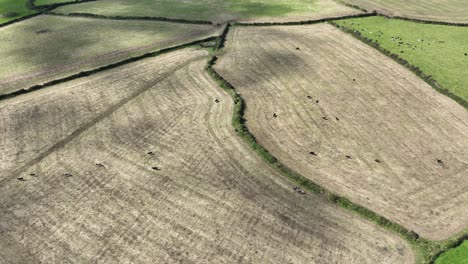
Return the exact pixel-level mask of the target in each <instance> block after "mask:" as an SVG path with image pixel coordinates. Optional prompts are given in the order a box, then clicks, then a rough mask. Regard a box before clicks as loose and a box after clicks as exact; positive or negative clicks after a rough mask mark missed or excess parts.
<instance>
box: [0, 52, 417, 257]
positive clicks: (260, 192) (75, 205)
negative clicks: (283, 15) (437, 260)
mask: <svg viewBox="0 0 468 264" xmlns="http://www.w3.org/2000/svg"><path fill="white" fill-rule="evenodd" d="M207 55H208V53H207V52H205V51H196V50H183V51H178V52H175V53H170V54H166V55H164V56H161V57H158V58H151V59H146V60H144V61H140V62H136V63H133V64H129V65H128V66H125V67H120V68H116V69H113V70H110V71H106V72H102V73H100V74H97V75H93V76H91V77H88V78H83V79H79V80H75V81H72V82H69V83H65V84H62V85H60V86H57V87H50V88H47V89H43V90H40V91H37V92H34V93H30V94H27V95H25V96H19V97H16V98H13V99H9V100H5V101H2V102H0V107H1V111H2V112H3V114H2V115H1V116H2V117H3V120H2V126H0V127H1V128H2V131H1V133H2V138H7V139H8V142H7V143H8V144H10V145H11V146H8V147H5V146H3V149H10V148H13V149H15V150H14V151H13V152H9V153H8V154H7V158H9V157H15V156H19V157H20V156H21V155H23V154H22V153H21V152H22V150H23V149H25V148H26V146H27V145H28V144H29V140H31V141H33V139H34V137H36V141H39V140H40V139H41V135H44V134H45V133H47V132H49V133H57V135H58V137H59V138H57V140H58V141H57V142H55V143H54V142H53V139H52V136H51V137H50V138H47V139H46V141H48V142H49V144H52V145H53V148H52V150H51V151H44V150H42V149H39V150H38V151H37V153H38V154H37V155H38V156H37V157H36V158H35V160H34V161H33V162H31V161H27V159H25V158H19V159H18V161H19V162H18V164H25V163H26V164H28V167H27V168H24V169H17V168H11V167H12V166H7V167H9V168H10V169H8V171H9V173H8V174H7V175H6V176H2V180H1V181H0V203H1V206H0V208H1V209H0V210H1V211H0V215H2V221H1V222H0V231H1V232H0V236H1V238H2V239H0V243H2V245H1V246H2V248H4V249H5V248H6V249H7V250H2V251H0V256H1V258H2V259H0V262H2V260H6V261H8V260H9V259H16V260H18V258H19V257H22V258H23V259H20V260H19V261H20V262H21V261H27V262H40V261H43V262H48V263H71V262H81V263H90V262H99V263H174V262H184V263H207V262H212V263H232V262H243V263H290V262H292V263H329V262H339V263H377V262H378V263H412V262H413V255H412V252H411V250H410V248H409V246H408V245H407V243H405V242H404V241H403V240H402V239H400V238H399V237H396V236H395V235H393V234H391V233H389V232H386V231H384V230H382V229H381V228H379V227H377V226H375V225H374V224H372V223H369V222H367V221H364V220H362V219H361V218H360V217H359V216H356V215H354V214H352V213H349V212H346V211H343V210H341V209H339V208H336V207H335V206H333V205H331V204H329V203H328V202H326V201H325V200H323V199H322V198H321V197H318V196H315V195H314V194H306V195H300V194H298V193H296V192H295V191H294V190H293V189H292V185H291V183H289V182H287V181H285V180H283V179H284V178H283V177H282V176H281V175H278V174H277V173H276V171H275V170H274V169H273V168H271V167H270V166H268V165H266V164H265V163H263V162H262V161H261V159H260V158H259V157H257V156H255V155H254V154H252V153H251V150H250V148H249V147H248V146H246V145H245V143H244V142H243V141H242V140H241V139H239V138H238V137H237V136H236V134H235V131H234V130H233V128H232V127H231V124H230V117H231V115H232V111H233V102H232V99H231V98H230V97H229V96H228V95H227V94H226V93H224V92H223V91H222V90H221V89H220V88H218V87H216V84H215V83H213V81H212V80H211V78H210V76H209V75H208V74H207V73H206V72H205V71H204V66H205V65H206V60H207ZM163 66H164V67H163ZM133 74H136V76H134V75H133ZM129 76H130V77H131V79H130V80H128V77H129ZM132 76H133V77H132ZM85 91H86V93H89V95H86V96H82V95H83V94H85ZM114 96H115V98H114ZM70 98H73V99H74V100H70ZM102 101H104V102H102ZM98 104H100V105H101V104H102V106H97V105H98ZM62 105H65V106H66V107H65V108H63V109H62V111H64V113H63V116H57V113H56V110H55V108H61V106H62ZM38 107H43V108H45V109H44V110H43V112H39V113H38V114H37V115H38V116H37V119H36V118H27V119H25V118H26V117H24V115H32V114H34V113H35V112H34V111H33V110H32V109H35V108H38ZM99 107H101V108H102V109H99ZM13 108H14V109H16V110H11V109H13ZM105 108H107V109H105ZM18 109H19V110H18ZM78 110H79V111H78ZM28 111H29V112H28ZM36 113H37V112H36ZM5 116H7V118H5ZM17 119H20V120H27V122H31V123H33V125H31V126H29V125H25V124H24V123H23V122H25V121H23V122H18V121H16V120H17ZM57 120H60V121H61V122H60V123H59V124H56V123H55V122H54V121H57ZM76 120H78V121H76ZM45 121H48V122H45ZM77 122H80V124H77ZM47 123H49V124H47ZM68 126H69V127H70V128H66V127H68ZM5 127H13V128H12V129H13V130H14V131H24V132H23V133H29V135H31V136H29V138H30V139H27V140H28V141H26V142H24V141H23V140H22V138H23V137H15V136H14V135H12V133H9V132H8V131H5ZM72 128H73V129H72ZM32 130H36V131H37V132H35V133H34V132H32ZM72 130H78V131H79V133H74V132H72V133H70V131H72ZM46 131H47V132H46ZM37 133H38V136H35V134H37ZM67 135H68V136H67ZM60 137H61V138H64V137H65V138H66V139H65V140H64V139H60ZM26 138H28V137H26ZM5 143H6V142H3V144H5ZM42 148H46V149H51V148H50V146H48V147H42ZM15 153H17V155H15ZM4 160H5V157H4V158H3V159H2V163H4ZM6 163H8V162H6ZM4 167H5V166H4ZM30 173H35V175H30ZM63 173H68V174H65V175H63ZM16 177H21V178H22V180H17V179H16Z"/></svg>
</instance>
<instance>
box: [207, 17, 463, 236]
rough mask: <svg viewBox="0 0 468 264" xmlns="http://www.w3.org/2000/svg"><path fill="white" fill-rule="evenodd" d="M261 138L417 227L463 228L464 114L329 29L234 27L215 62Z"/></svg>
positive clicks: (425, 232)
mask: <svg viewBox="0 0 468 264" xmlns="http://www.w3.org/2000/svg"><path fill="white" fill-rule="evenodd" d="M215 69H217V70H218V71H219V72H220V73H221V75H223V77H225V78H226V79H227V80H228V81H229V82H231V83H232V84H233V85H234V86H235V87H236V88H237V89H238V91H239V92H240V93H241V94H242V96H243V97H244V98H245V99H246V103H247V112H246V119H247V126H248V127H249V129H250V130H251V132H252V133H253V134H254V135H255V136H256V138H257V139H258V141H259V143H260V144H261V145H262V146H264V147H265V148H266V149H268V150H269V151H270V152H271V153H272V154H273V155H274V156H276V157H277V158H279V160H280V161H281V162H282V163H284V164H285V165H287V166H288V167H290V168H292V169H294V170H295V171H297V172H298V173H300V174H302V175H304V176H306V177H308V178H310V179H312V180H313V181H314V182H317V183H319V184H320V185H322V186H323V187H325V188H327V189H329V190H331V191H333V192H334V193H337V194H339V195H342V196H345V197H348V198H350V199H351V200H352V201H354V202H356V203H358V204H360V205H363V206H365V207H367V208H370V209H371V210H373V211H375V212H377V213H379V214H381V215H383V216H385V217H387V218H389V219H391V220H393V221H395V222H397V223H399V224H401V225H403V226H405V227H406V228H408V229H410V230H413V231H415V232H417V233H418V234H420V235H422V236H423V237H425V238H428V239H434V240H439V239H445V238H448V237H449V236H451V235H453V234H455V233H456V232H457V231H460V230H462V229H463V228H464V227H466V226H467V224H468V214H466V212H467V211H468V203H467V201H468V192H467V189H468V113H467V111H466V110H465V109H464V108H462V107H461V106H459V105H458V104H457V103H455V102H454V101H452V100H451V99H449V98H447V97H445V96H443V95H441V94H439V93H437V92H436V91H435V90H433V89H432V88H431V87H430V86H429V85H427V84H426V83H425V82H423V81H422V80H421V79H419V78H418V77H417V76H415V75H414V74H412V73H411V72H410V71H408V70H407V69H405V68H404V67H402V66H400V65H399V64H397V63H396V62H394V61H393V60H391V59H389V58H387V57H386V56H384V55H382V54H381V53H379V52H378V51H376V50H375V49H373V48H371V47H370V46H367V45H365V44H363V43H362V42H360V41H359V40H356V39H355V38H353V37H352V36H350V35H347V34H344V33H342V32H341V31H339V30H337V29H335V28H333V27H332V26H330V25H327V24H320V25H311V26H294V27H292V26H291V27H259V28H251V27H249V28H245V27H234V28H233V29H232V31H231V32H230V34H229V35H228V40H227V43H226V48H225V54H224V55H222V56H221V58H220V60H219V62H218V64H217V65H216V66H215Z"/></svg>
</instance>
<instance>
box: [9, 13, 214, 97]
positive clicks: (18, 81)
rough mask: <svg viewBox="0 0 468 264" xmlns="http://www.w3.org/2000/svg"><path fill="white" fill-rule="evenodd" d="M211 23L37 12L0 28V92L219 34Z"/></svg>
mask: <svg viewBox="0 0 468 264" xmlns="http://www.w3.org/2000/svg"><path fill="white" fill-rule="evenodd" d="M220 30H221V29H220V28H219V27H214V26H211V25H186V24H173V23H166V22H156V21H114V20H102V19H92V18H76V17H58V16H39V17H36V18H33V19H29V20H26V21H23V22H22V23H17V24H14V25H10V26H8V27H5V28H0V57H1V58H2V60H1V61H0V94H4V93H10V92H13V91H16V90H19V89H25V88H28V87H30V86H33V85H36V84H41V83H44V82H47V81H51V80H53V79H58V78H63V77H66V76H68V75H71V74H74V73H78V72H80V71H85V70H90V69H94V68H97V67H99V66H103V65H107V64H110V63H113V62H117V61H120V60H122V59H126V58H128V57H131V56H137V55H141V54H144V53H146V52H149V51H156V50H159V49H163V48H167V47H171V46H176V45H180V44H183V43H187V42H191V41H195V40H198V39H203V38H207V37H210V36H213V35H217V34H219V31H220Z"/></svg>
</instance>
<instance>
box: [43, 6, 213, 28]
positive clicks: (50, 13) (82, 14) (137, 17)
mask: <svg viewBox="0 0 468 264" xmlns="http://www.w3.org/2000/svg"><path fill="white" fill-rule="evenodd" d="M92 1H96V0H92ZM46 14H48V15H54V16H69V17H88V18H96V19H112V20H149V21H164V22H175V23H183V24H201V25H213V23H212V22H211V21H205V20H187V19H178V18H167V17H153V16H104V15H98V14H91V13H67V14H65V13H55V12H48V13H46Z"/></svg>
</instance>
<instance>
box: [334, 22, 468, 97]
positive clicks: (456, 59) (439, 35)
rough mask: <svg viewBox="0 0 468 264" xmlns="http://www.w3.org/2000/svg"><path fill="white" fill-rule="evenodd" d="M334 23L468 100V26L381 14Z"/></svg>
mask: <svg viewBox="0 0 468 264" xmlns="http://www.w3.org/2000/svg"><path fill="white" fill-rule="evenodd" d="M336 23H337V24H338V25H340V26H343V27H345V28H348V29H352V30H354V31H358V32H360V34H361V35H362V36H364V37H366V38H368V39H372V40H374V41H377V42H378V43H379V45H380V46H381V47H383V48H384V49H386V50H388V51H390V52H392V53H394V54H397V55H398V56H400V57H401V58H403V59H405V60H407V61H408V62H409V63H410V64H412V65H415V66H417V67H419V68H420V69H421V70H422V71H423V72H424V73H425V74H427V75H431V76H433V78H434V79H435V80H436V81H437V82H438V83H439V84H441V85H442V86H443V87H444V88H446V89H448V90H449V91H451V92H452V93H453V94H455V95H457V96H459V97H461V98H463V99H465V100H468V27H456V26H445V25H433V24H422V23H416V22H410V21H405V20H399V19H389V18H385V17H381V16H378V17H368V18H359V19H346V20H340V21H337V22H336Z"/></svg>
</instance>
